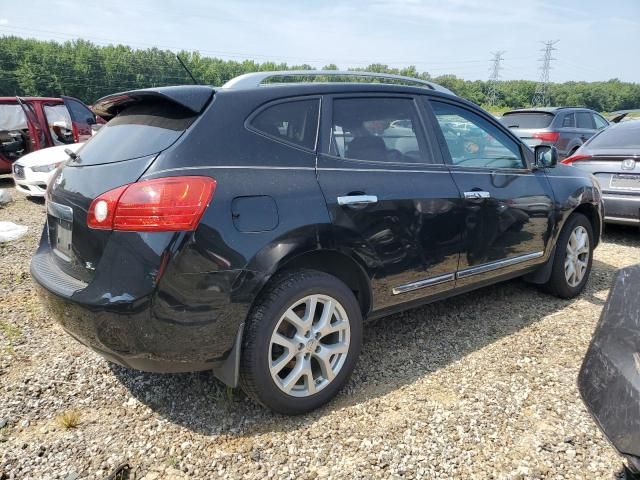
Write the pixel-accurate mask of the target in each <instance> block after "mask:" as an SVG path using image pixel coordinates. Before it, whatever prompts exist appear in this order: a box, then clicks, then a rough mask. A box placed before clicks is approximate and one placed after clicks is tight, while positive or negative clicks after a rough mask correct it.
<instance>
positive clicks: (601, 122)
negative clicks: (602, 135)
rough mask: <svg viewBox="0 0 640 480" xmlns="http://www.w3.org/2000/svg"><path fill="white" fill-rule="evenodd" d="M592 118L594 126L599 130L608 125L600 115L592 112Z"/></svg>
mask: <svg viewBox="0 0 640 480" xmlns="http://www.w3.org/2000/svg"><path fill="white" fill-rule="evenodd" d="M593 120H594V121H595V122H596V128H597V129H598V130H600V129H601V128H605V127H608V126H609V122H607V121H606V120H605V119H604V118H602V117H601V116H600V115H597V114H593Z"/></svg>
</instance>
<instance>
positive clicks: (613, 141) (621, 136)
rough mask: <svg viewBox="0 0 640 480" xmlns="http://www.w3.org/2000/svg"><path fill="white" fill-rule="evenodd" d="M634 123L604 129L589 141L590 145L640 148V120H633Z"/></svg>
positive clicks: (595, 146)
mask: <svg viewBox="0 0 640 480" xmlns="http://www.w3.org/2000/svg"><path fill="white" fill-rule="evenodd" d="M633 123H634V125H629V124H627V123H623V124H620V126H617V125H615V126H613V127H610V128H608V129H606V130H603V131H602V132H601V133H600V134H599V135H596V136H595V137H593V139H592V140H591V141H590V142H589V147H590V148H594V149H598V148H615V149H618V148H620V149H624V148H632V149H638V148H640V121H636V120H634V121H633Z"/></svg>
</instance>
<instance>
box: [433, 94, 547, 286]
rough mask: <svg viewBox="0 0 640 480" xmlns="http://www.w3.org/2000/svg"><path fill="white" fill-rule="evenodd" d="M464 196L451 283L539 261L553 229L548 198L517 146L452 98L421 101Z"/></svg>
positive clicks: (541, 176)
mask: <svg viewBox="0 0 640 480" xmlns="http://www.w3.org/2000/svg"><path fill="white" fill-rule="evenodd" d="M425 103H426V104H427V106H428V108H430V109H431V112H432V114H433V116H434V119H435V123H436V124H437V125H438V126H439V127H440V128H439V131H438V135H439V137H440V142H441V145H442V149H443V152H444V155H445V157H446V161H447V162H448V164H449V167H450V170H451V173H452V176H453V179H454V180H455V183H456V185H457V186H458V188H459V189H460V192H461V193H462V196H463V197H464V212H465V213H464V225H465V245H464V248H463V252H462V255H461V257H460V265H459V268H458V280H457V284H456V286H457V287H460V286H465V285H466V284H469V283H476V282H480V281H483V280H490V279H491V278H493V277H495V276H498V275H500V274H502V273H509V272H511V271H515V270H518V269H521V268H523V267H526V266H528V265H532V264H535V263H539V262H540V261H541V259H542V256H543V255H544V253H545V251H546V250H547V247H548V244H549V238H550V235H551V231H552V226H553V216H552V212H553V195H552V192H551V188H550V185H549V182H548V180H547V178H546V176H545V174H544V172H543V171H542V170H535V171H534V170H532V169H530V168H529V166H528V162H527V159H526V158H525V157H524V154H525V153H524V149H523V148H521V144H520V143H519V142H517V141H516V140H515V139H513V138H512V137H511V136H510V135H508V134H507V133H506V132H504V131H503V130H502V128H500V127H499V126H498V125H496V124H495V123H494V122H493V120H491V118H490V116H489V115H488V114H483V113H482V112H481V111H479V110H476V109H472V108H471V107H469V106H466V105H462V104H459V103H457V102H454V101H448V100H447V101H445V100H442V101H440V100H438V101H427V102H425Z"/></svg>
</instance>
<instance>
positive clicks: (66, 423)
mask: <svg viewBox="0 0 640 480" xmlns="http://www.w3.org/2000/svg"><path fill="white" fill-rule="evenodd" d="M56 422H57V423H58V425H60V426H61V427H62V428H64V429H65V430H69V429H71V428H76V427H77V426H78V425H80V412H79V411H77V410H67V411H66V412H64V413H63V414H62V415H58V416H57V417H56Z"/></svg>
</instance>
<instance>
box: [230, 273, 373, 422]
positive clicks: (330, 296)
mask: <svg viewBox="0 0 640 480" xmlns="http://www.w3.org/2000/svg"><path fill="white" fill-rule="evenodd" d="M361 344H362V314H361V312H360V306H359V304H358V302H357V300H356V298H355V296H354V295H353V292H351V290H350V289H349V288H348V287H347V286H346V285H345V284H344V283H343V282H342V281H340V280H339V279H337V278H336V277H334V276H332V275H329V274H326V273H323V272H318V271H314V270H295V271H291V272H286V273H284V274H281V275H280V276H279V277H276V279H275V281H274V282H273V284H272V285H271V286H270V287H267V290H266V291H265V292H264V293H263V294H262V295H261V297H260V299H259V300H258V301H257V304H256V305H255V306H254V308H253V309H252V311H251V313H250V314H249V317H248V319H247V326H246V329H245V336H244V340H243V348H242V357H241V363H240V385H241V387H242V389H243V390H244V391H245V392H246V393H247V395H248V396H249V397H251V398H253V399H254V400H256V401H257V402H259V403H261V404H262V405H264V406H266V407H267V408H270V409H271V410H274V411H276V412H278V413H283V414H285V415H298V414H302V413H306V412H309V411H311V410H314V409H316V408H318V407H320V406H321V405H323V404H325V403H326V402H328V401H329V400H331V398H333V397H334V396H335V395H336V394H337V393H338V392H339V391H340V389H341V388H342V387H343V386H344V385H345V384H346V382H347V380H348V379H349V376H350V375H351V372H352V371H353V369H354V367H355V364H356V361H357V358H358V355H359V354H360V347H361Z"/></svg>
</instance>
